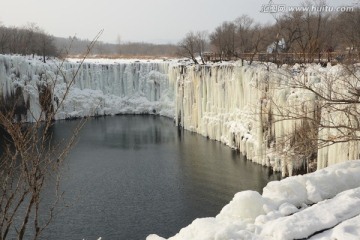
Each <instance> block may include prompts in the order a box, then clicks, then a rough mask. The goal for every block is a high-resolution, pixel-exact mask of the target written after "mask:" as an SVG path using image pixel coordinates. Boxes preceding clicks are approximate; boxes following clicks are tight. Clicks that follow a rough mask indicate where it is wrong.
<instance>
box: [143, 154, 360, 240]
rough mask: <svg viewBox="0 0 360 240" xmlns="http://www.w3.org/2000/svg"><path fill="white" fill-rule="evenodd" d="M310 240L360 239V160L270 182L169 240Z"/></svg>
mask: <svg viewBox="0 0 360 240" xmlns="http://www.w3.org/2000/svg"><path fill="white" fill-rule="evenodd" d="M174 217H176V216H174ZM308 238H310V239H311V240H315V239H322V240H325V239H334V240H335V239H336V240H349V239H354V240H355V239H360V160H356V161H347V162H344V163H340V164H336V165H333V166H330V167H327V168H325V169H321V170H318V171H316V172H314V173H311V174H307V175H302V176H294V177H289V178H286V179H283V180H281V181H273V182H270V183H268V185H267V186H266V187H265V188H264V190H263V194H262V195H260V194H259V193H258V192H254V191H244V192H239V193H237V194H236V195H235V196H234V198H233V200H232V201H231V202H230V203H229V204H228V205H226V206H225V207H224V208H223V209H222V210H221V212H220V213H219V214H218V215H217V216H216V217H213V218H201V219H196V220H194V221H193V222H192V223H191V224H190V225H189V226H187V227H185V228H183V229H181V230H180V232H179V233H178V234H176V235H175V236H173V237H171V238H169V240H230V239H232V240H240V239H241V240H248V239H258V240H260V239H263V240H290V239H291V240H292V239H308ZM146 239H147V240H164V238H161V237H159V236H157V235H150V236H148V237H147V238H146Z"/></svg>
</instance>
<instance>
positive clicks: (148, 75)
mask: <svg viewBox="0 0 360 240" xmlns="http://www.w3.org/2000/svg"><path fill="white" fill-rule="evenodd" d="M79 62H80V60H79V59H69V60H67V61H65V62H61V61H59V60H49V61H48V63H46V64H44V63H42V62H41V61H38V60H36V59H35V60H34V59H28V58H26V57H21V56H4V55H0V104H2V105H3V106H6V105H11V104H14V103H16V109H15V113H16V118H17V119H22V120H23V121H34V119H38V118H41V117H42V116H43V115H44V114H45V113H44V111H46V109H44V106H42V105H41V104H40V103H41V101H40V99H41V97H42V92H43V91H44V89H45V88H48V89H50V90H51V92H52V95H51V98H50V99H47V101H51V104H52V106H53V109H57V110H56V114H55V119H69V118H77V117H84V116H99V115H114V114H158V115H162V116H167V117H170V118H173V119H174V121H175V123H176V125H178V126H181V127H183V128H185V129H187V130H190V131H194V132H197V133H199V134H201V135H203V136H206V137H209V138H210V139H214V140H217V141H221V142H223V143H225V144H227V145H228V146H230V147H232V148H235V149H238V150H240V151H241V152H242V153H243V154H245V155H246V156H247V158H248V159H250V160H252V161H254V162H256V163H259V164H262V165H266V166H271V167H272V168H274V169H275V170H277V171H281V172H282V173H283V174H289V175H292V172H293V170H294V169H298V168H301V167H303V166H304V164H305V163H306V162H307V161H308V159H309V158H310V156H314V155H316V154H317V167H318V168H319V169H320V168H324V167H326V166H328V165H331V164H336V163H338V162H341V161H346V160H350V159H357V158H358V156H359V153H360V148H359V145H358V144H357V143H354V142H344V143H338V144H333V145H331V146H328V147H324V148H321V149H320V150H319V151H318V152H316V151H317V150H313V152H309V153H303V152H302V149H300V150H299V149H296V144H295V145H294V141H292V139H294V136H295V135H296V133H297V132H298V130H299V129H300V130H301V129H305V131H304V132H310V133H311V131H308V129H311V128H309V126H308V125H309V124H308V123H307V122H306V121H304V120H303V119H296V118H294V119H286V120H284V119H282V118H283V115H284V111H285V112H286V111H287V110H289V111H290V110H292V111H293V112H296V113H299V114H301V115H302V116H306V117H308V118H314V117H315V116H318V115H319V112H317V108H316V105H315V103H316V101H317V100H316V98H315V95H314V94H313V93H311V92H309V91H306V90H303V89H294V88H292V86H291V81H293V80H294V79H295V78H298V79H300V80H304V81H306V82H311V83H314V84H316V86H319V87H321V84H322V76H323V75H326V76H331V77H333V78H334V79H335V78H337V77H338V76H337V74H338V73H339V72H341V71H340V70H339V68H338V67H337V66H333V67H331V66H328V67H327V68H322V67H321V66H318V65H309V66H307V67H306V68H303V67H301V66H298V65H295V66H293V67H291V68H288V67H283V68H280V69H277V68H276V67H274V66H272V65H271V64H270V65H269V64H268V65H266V64H261V63H258V64H256V63H254V64H252V65H251V66H249V65H246V64H245V65H244V66H242V65H241V64H240V62H233V63H217V64H209V65H205V66H194V65H191V64H188V63H186V62H184V61H178V60H167V61H163V60H151V61H147V60H110V59H89V60H86V61H85V62H84V63H83V64H82V65H80V63H79ZM299 72H301V73H302V74H299ZM73 79H74V83H73V85H72V86H71V87H70V89H69V92H68V93H67V94H68V95H67V97H66V98H65V100H64V102H63V103H62V99H63V96H64V94H65V93H66V89H67V86H68V85H69V84H70V83H71V82H72V80H73ZM42 102H44V101H42ZM328 119H331V120H333V119H337V121H338V122H341V121H343V120H342V118H341V114H335V115H334V114H332V113H326V111H324V113H322V114H321V121H328ZM306 127H307V128H306ZM312 130H313V131H315V132H318V133H319V136H323V137H324V138H326V137H330V136H332V137H333V136H334V134H336V132H335V133H334V132H333V131H325V130H320V129H312ZM291 141H292V142H291ZM295 142H296V141H295ZM315 145H316V143H315ZM294 146H295V147H294ZM310 165H311V163H309V164H308V166H310Z"/></svg>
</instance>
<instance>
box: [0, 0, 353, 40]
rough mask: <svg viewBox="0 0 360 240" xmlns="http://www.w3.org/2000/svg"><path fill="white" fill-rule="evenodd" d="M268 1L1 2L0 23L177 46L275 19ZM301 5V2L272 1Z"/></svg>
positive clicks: (344, 1)
mask: <svg viewBox="0 0 360 240" xmlns="http://www.w3.org/2000/svg"><path fill="white" fill-rule="evenodd" d="M268 2H269V0H59V1H54V0H1V6H0V22H1V23H2V24H4V25H5V26H18V27H19V26H24V25H25V24H26V23H29V22H31V23H36V24H37V25H38V26H40V27H41V28H43V29H44V30H45V31H47V32H48V33H50V34H52V35H55V36H61V37H69V36H74V35H76V36H77V37H79V38H88V39H92V38H93V37H94V36H95V35H96V34H97V33H98V32H99V31H100V30H101V29H104V33H103V35H102V36H101V38H100V40H101V41H104V42H116V39H117V36H121V39H122V41H143V42H154V43H177V42H178V41H179V40H180V39H181V38H182V37H183V36H184V35H185V34H186V33H187V32H188V31H190V30H194V31H196V30H208V31H209V32H211V31H212V30H213V29H214V28H215V27H216V26H218V25H219V24H221V23H222V22H223V21H231V20H234V19H235V18H236V17H239V16H241V15H242V14H248V15H249V16H251V17H252V18H254V19H255V20H256V21H258V22H261V23H267V22H273V21H274V20H273V17H272V16H271V15H270V14H267V13H260V10H261V6H262V5H263V4H267V3H268ZM273 2H274V3H279V4H287V5H292V6H296V5H300V2H302V1H301V0H273ZM354 2H359V1H358V0H328V1H327V3H328V5H333V6H339V5H350V4H353V3H354Z"/></svg>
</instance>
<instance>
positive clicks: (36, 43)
mask: <svg viewBox="0 0 360 240" xmlns="http://www.w3.org/2000/svg"><path fill="white" fill-rule="evenodd" d="M0 53H1V54H21V55H33V57H34V55H39V56H42V60H43V62H46V58H47V57H48V56H57V55H58V51H57V48H56V46H55V44H54V37H53V36H51V35H50V34H48V33H46V32H45V31H44V30H43V29H41V28H40V27H38V26H37V25H36V24H33V23H31V24H28V25H26V26H24V27H20V28H18V27H5V26H0Z"/></svg>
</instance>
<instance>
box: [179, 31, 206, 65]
mask: <svg viewBox="0 0 360 240" xmlns="http://www.w3.org/2000/svg"><path fill="white" fill-rule="evenodd" d="M206 39H207V33H206V32H196V33H194V32H189V33H187V34H186V37H185V38H184V39H183V40H181V41H180V42H179V44H178V46H179V52H178V54H179V55H180V56H183V57H187V58H190V59H191V60H192V61H193V62H194V63H195V64H199V62H198V61H197V59H196V57H197V56H200V58H201V61H202V63H203V64H205V61H204V58H203V53H204V51H205V46H206Z"/></svg>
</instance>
